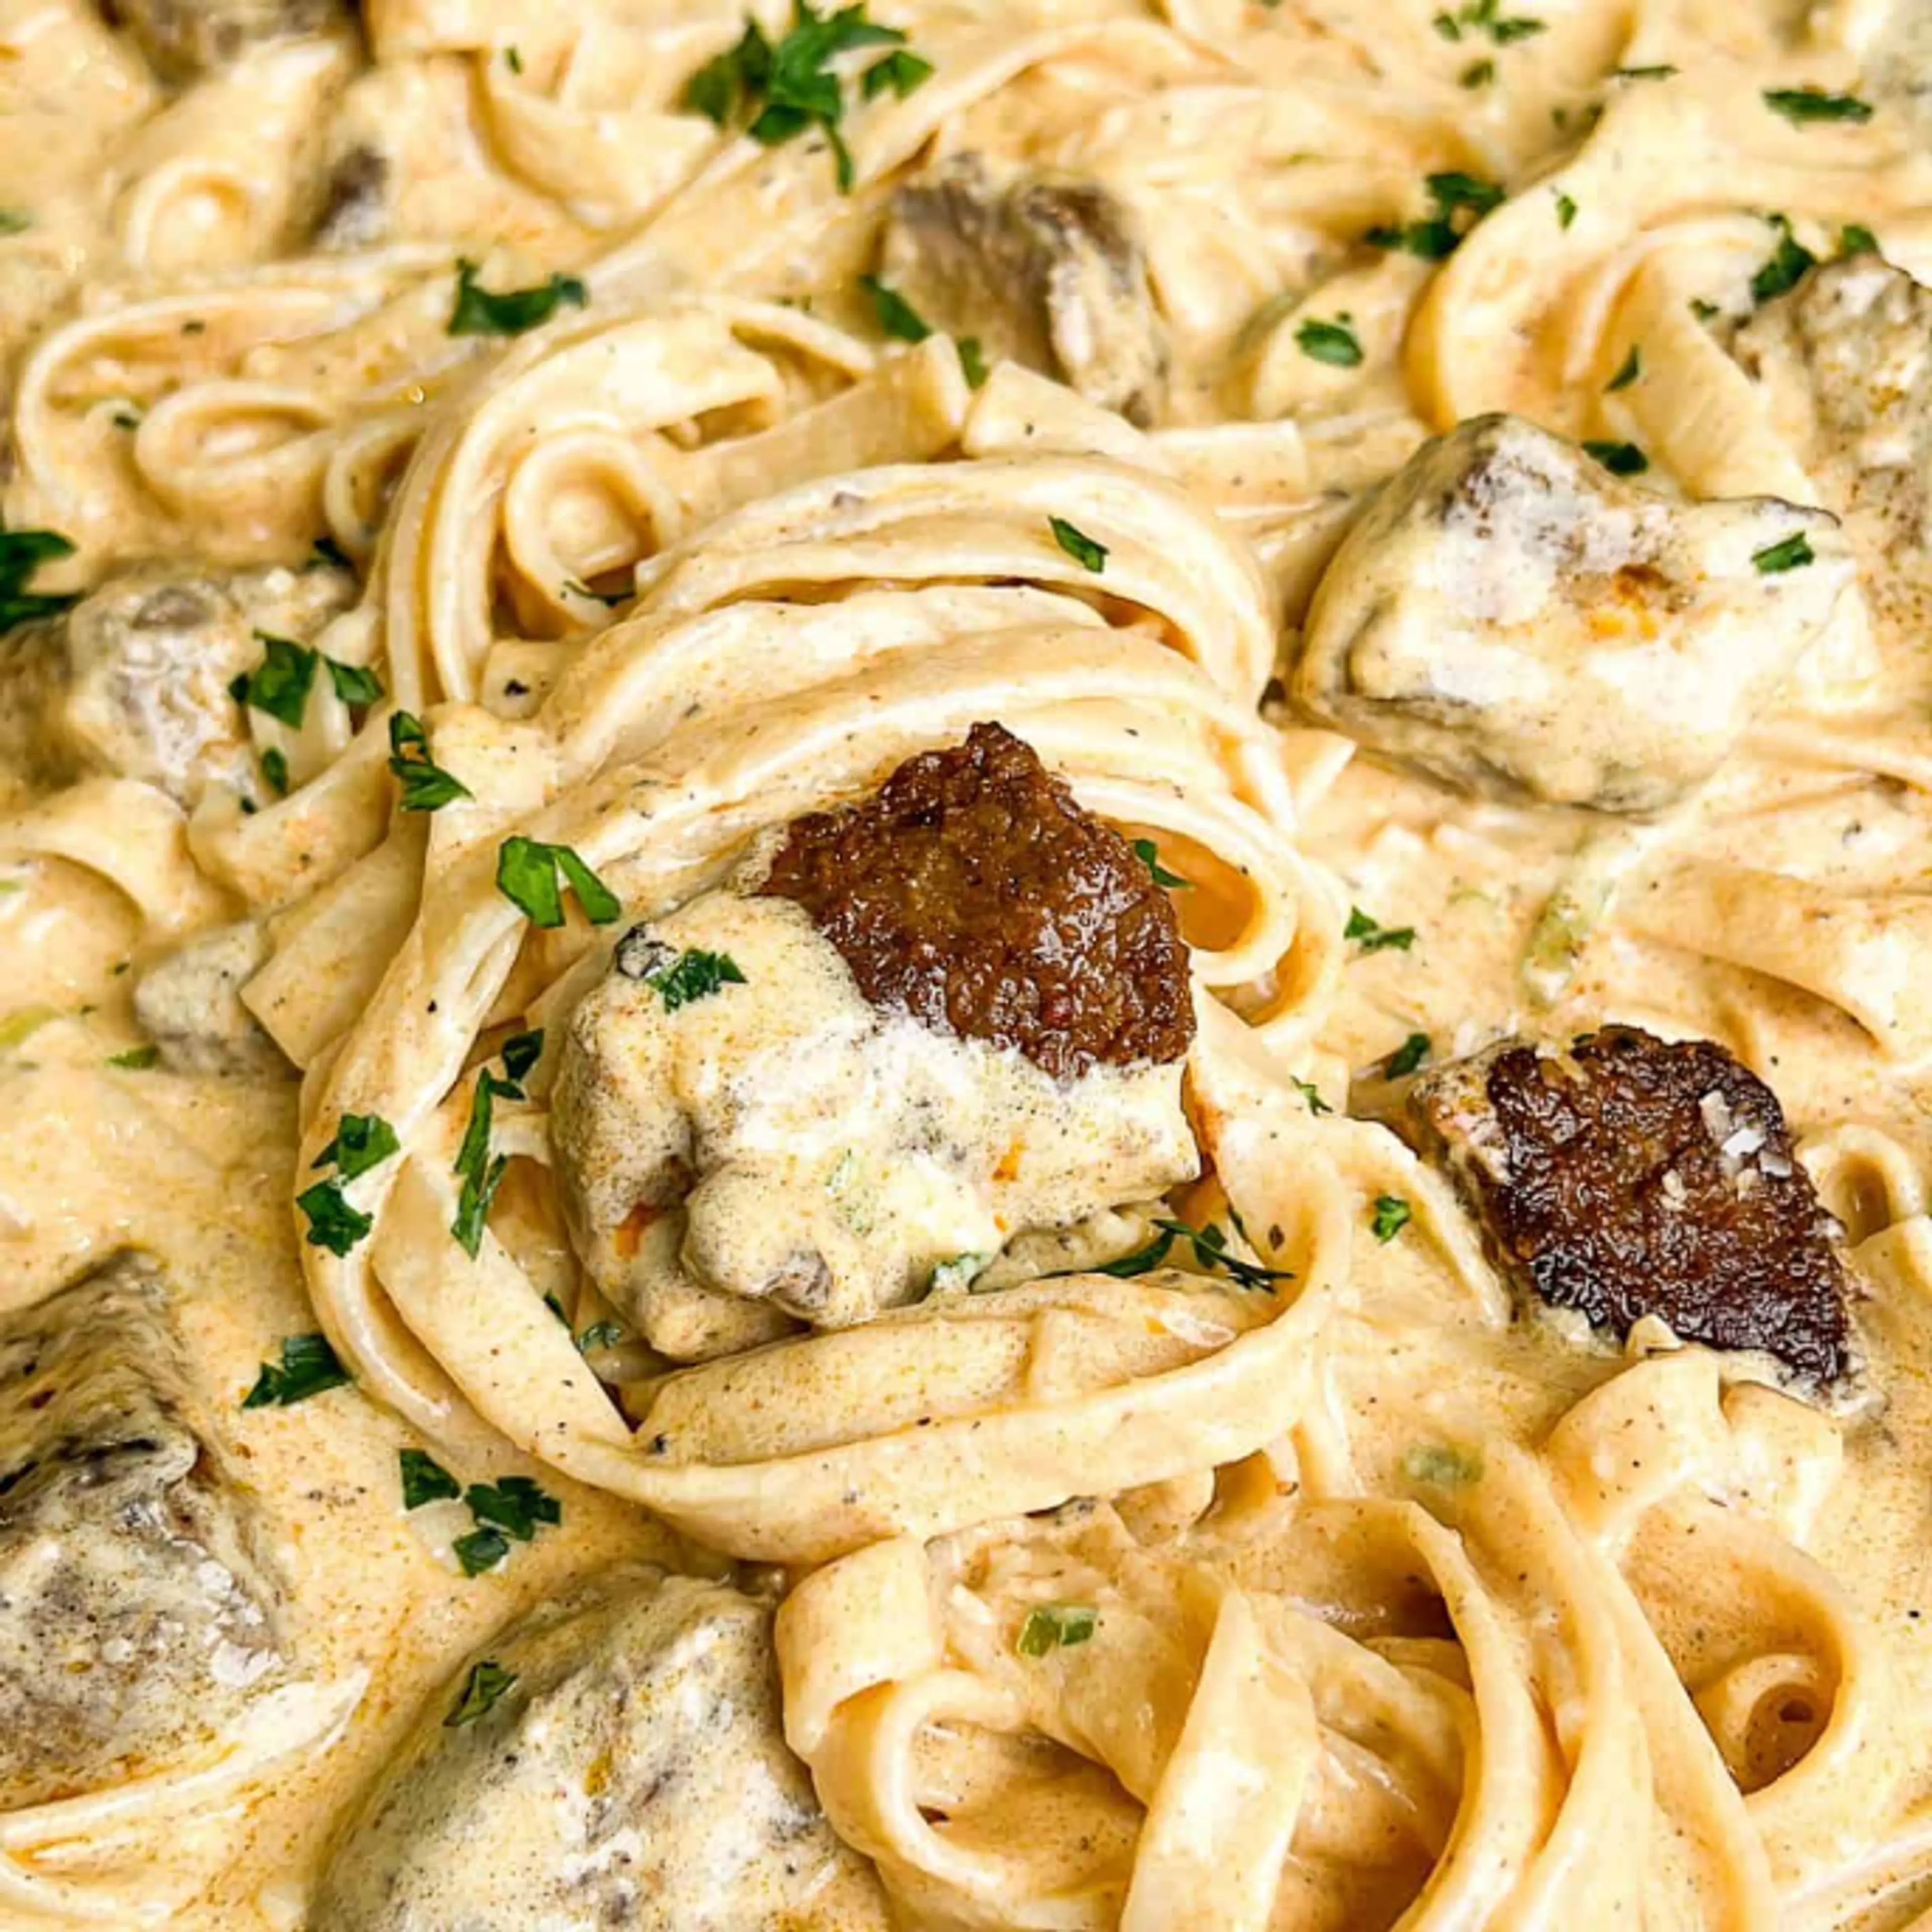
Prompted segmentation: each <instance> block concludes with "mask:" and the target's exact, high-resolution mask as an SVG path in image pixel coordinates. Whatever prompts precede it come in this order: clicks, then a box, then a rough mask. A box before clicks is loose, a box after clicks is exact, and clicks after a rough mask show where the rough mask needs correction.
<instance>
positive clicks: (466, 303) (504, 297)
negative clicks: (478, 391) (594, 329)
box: [449, 258, 590, 335]
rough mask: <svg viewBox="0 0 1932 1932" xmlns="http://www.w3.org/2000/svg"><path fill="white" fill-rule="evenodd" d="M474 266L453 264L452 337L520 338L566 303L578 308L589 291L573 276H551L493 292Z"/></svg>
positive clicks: (547, 319) (586, 300)
mask: <svg viewBox="0 0 1932 1932" xmlns="http://www.w3.org/2000/svg"><path fill="white" fill-rule="evenodd" d="M476 275H477V268H476V264H475V263H474V262H472V261H470V260H468V259H467V258H464V259H463V260H460V261H459V262H458V263H457V265H456V302H455V306H454V307H453V308H452V309H451V310H450V311H449V333H450V334H451V335H522V334H523V332H524V331H525V330H526V329H535V328H537V327H538V326H540V325H541V324H542V323H546V322H547V321H549V320H550V317H552V316H553V315H554V314H556V312H557V311H558V309H559V308H562V306H564V305H565V304H568V305H569V306H571V308H583V305H585V304H586V302H589V299H590V294H589V290H587V289H586V288H585V287H584V286H583V283H582V282H580V281H578V279H577V277H576V276H574V275H556V274H554V273H553V275H551V276H550V280H549V281H547V282H539V283H538V284H537V285H536V286H535V287H534V288H527V289H505V290H502V291H501V292H500V293H492V292H491V291H490V290H488V289H486V288H484V287H483V286H482V285H481V284H480V283H479V282H478V281H477V279H476Z"/></svg>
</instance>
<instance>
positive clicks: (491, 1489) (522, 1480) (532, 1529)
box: [463, 1476, 563, 1543]
mask: <svg viewBox="0 0 1932 1932" xmlns="http://www.w3.org/2000/svg"><path fill="white" fill-rule="evenodd" d="M463 1502H465V1504H466V1505H468V1507H469V1514H471V1515H472V1517H475V1519H476V1522H477V1525H478V1527H479V1528H481V1529H500V1530H501V1531H502V1532H503V1534H504V1535H505V1536H508V1537H511V1538H514V1540H515V1541H517V1542H518V1543H528V1542H529V1541H530V1540H531V1539H532V1538H533V1537H534V1536H535V1535H536V1533H537V1530H538V1526H539V1525H541V1524H543V1523H561V1522H562V1520H563V1505H562V1504H561V1503H560V1502H558V1501H557V1499H556V1497H554V1496H552V1495H550V1493H549V1492H548V1491H547V1490H544V1489H541V1488H540V1487H538V1485H537V1484H535V1483H533V1482H532V1481H530V1479H529V1477H527V1476H505V1477H504V1478H502V1481H500V1482H497V1483H493V1484H492V1483H472V1484H470V1486H469V1488H468V1489H467V1490H465V1491H464V1492H463Z"/></svg>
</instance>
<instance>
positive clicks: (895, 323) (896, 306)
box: [859, 275, 932, 342]
mask: <svg viewBox="0 0 1932 1932" xmlns="http://www.w3.org/2000/svg"><path fill="white" fill-rule="evenodd" d="M859 287H861V288H862V289H863V290H865V293H866V294H868V296H871V299H872V313H873V314H874V316H875V317H877V320H878V324H879V326H880V328H881V329H883V330H884V331H885V332H886V335H889V336H890V337H891V338H892V340H893V341H895V342H923V341H925V340H926V338H927V337H928V336H929V335H931V334H932V324H931V323H929V322H928V321H927V320H926V318H925V317H924V316H922V315H921V314H919V311H918V310H917V309H916V308H913V305H912V304H911V303H910V302H907V300H906V299H905V297H904V296H902V295H899V294H897V293H895V292H894V291H893V290H891V289H889V288H887V287H886V285H885V284H884V283H883V282H882V281H880V280H879V278H878V277H877V275H861V276H860V277H859Z"/></svg>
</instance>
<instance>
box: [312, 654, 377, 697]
mask: <svg viewBox="0 0 1932 1932" xmlns="http://www.w3.org/2000/svg"><path fill="white" fill-rule="evenodd" d="M323 663H324V664H326V665H328V667H329V682H330V683H331V684H332V685H335V694H336V696H337V697H339V698H341V700H342V701H343V703H344V704H380V703H382V701H383V680H382V679H380V677H378V676H377V675H376V673H374V671H373V670H371V669H370V668H369V667H368V665H367V664H344V663H343V662H342V661H341V659H340V658H331V657H325V658H323Z"/></svg>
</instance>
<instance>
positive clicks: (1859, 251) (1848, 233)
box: [1838, 221, 1882, 255]
mask: <svg viewBox="0 0 1932 1932" xmlns="http://www.w3.org/2000/svg"><path fill="white" fill-rule="evenodd" d="M1838 253H1839V254H1841V255H1876V254H1880V253H1882V251H1881V250H1880V249H1879V245H1878V237H1877V236H1876V235H1874V234H1873V233H1872V232H1871V230H1870V229H1869V228H1867V227H1866V226H1864V223H1862V222H1858V221H1848V222H1846V223H1845V225H1844V226H1843V227H1842V228H1841V229H1839V230H1838Z"/></svg>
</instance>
